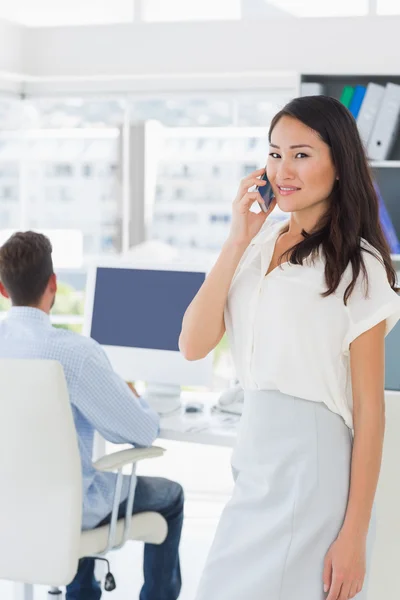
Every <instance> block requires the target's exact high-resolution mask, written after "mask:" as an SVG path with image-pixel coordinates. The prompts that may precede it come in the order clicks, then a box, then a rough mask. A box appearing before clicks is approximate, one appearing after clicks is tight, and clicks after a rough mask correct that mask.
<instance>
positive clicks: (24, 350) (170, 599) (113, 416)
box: [0, 231, 183, 600]
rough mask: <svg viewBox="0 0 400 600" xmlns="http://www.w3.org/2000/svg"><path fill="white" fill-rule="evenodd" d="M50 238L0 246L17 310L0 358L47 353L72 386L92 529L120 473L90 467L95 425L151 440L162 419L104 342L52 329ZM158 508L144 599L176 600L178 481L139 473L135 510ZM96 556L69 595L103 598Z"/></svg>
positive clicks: (105, 511)
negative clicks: (163, 527)
mask: <svg viewBox="0 0 400 600" xmlns="http://www.w3.org/2000/svg"><path fill="white" fill-rule="evenodd" d="M51 253H52V247H51V243H50V241H49V240H48V238H46V237H45V236H43V235H41V234H39V233H34V232H32V231H27V232H25V233H15V234H14V235H13V236H11V237H10V238H9V239H8V240H7V241H6V242H5V243H4V245H3V246H2V247H1V248H0V281H1V283H0V292H1V293H2V294H3V295H4V296H5V297H7V298H10V299H11V303H12V308H11V309H10V311H9V312H8V314H7V317H6V318H5V319H4V320H3V321H2V322H1V323H0V358H42V359H53V360H57V361H59V362H60V363H61V364H62V366H63V368H64V373H65V377H66V381H67V385H68V390H69V396H70V401H71V405H72V411H73V416H74V421H75V426H76V430H77V434H78V442H79V449H80V454H81V460H82V473H83V494H84V500H83V523H82V527H83V528H84V529H91V528H94V527H96V526H98V525H103V524H105V523H107V522H109V521H110V513H111V510H112V501H113V492H114V487H115V477H116V476H115V474H113V473H100V472H97V471H95V469H94V468H93V466H92V452H93V438H94V433H95V430H96V431H99V432H100V434H101V435H102V436H104V437H105V438H106V439H107V440H109V441H110V442H114V443H121V444H126V443H130V444H133V445H137V446H150V445H151V444H152V442H153V441H154V440H155V438H156V437H157V435H158V431H159V419H158V415H157V413H155V412H154V411H153V410H152V409H151V408H150V407H149V406H148V405H147V404H146V402H144V400H143V399H141V398H140V397H138V395H137V394H135V390H134V388H133V389H129V387H128V385H127V384H126V383H125V382H124V381H123V380H122V379H120V377H119V376H118V375H117V374H116V373H114V371H113V370H112V367H111V365H110V363H109V361H108V359H107V357H106V355H105V353H104V351H103V350H102V348H101V346H100V345H99V344H98V343H97V342H95V341H94V340H92V339H90V338H85V337H82V336H80V335H77V334H75V333H72V332H70V331H66V330H64V329H56V328H54V327H52V325H51V322H50V317H49V313H50V310H51V308H52V306H53V304H54V300H55V296H56V292H57V281H56V276H55V274H54V272H53V264H52V257H51ZM128 485H129V480H128V479H126V480H125V481H124V487H123V493H122V500H123V501H122V503H121V506H120V516H121V517H122V516H123V515H124V514H125V506H126V499H127V496H128ZM148 510H150V511H151V510H154V511H157V512H159V513H161V514H162V515H163V516H164V517H165V518H166V520H167V522H168V536H167V538H166V540H165V542H164V543H163V544H161V545H160V546H156V545H153V544H146V546H145V551H144V585H143V588H142V590H141V594H140V600H176V598H178V596H179V592H180V588H181V576H180V565H179V555H178V547H179V541H180V536H181V529H182V520H183V491H182V488H181V486H180V485H179V484H177V483H174V482H172V481H168V480H166V479H162V478H157V477H137V487H136V493H135V500H134V507H133V513H139V512H143V511H148ZM100 596H101V590H100V586H99V584H98V583H97V582H96V580H95V578H94V560H93V559H83V560H81V561H80V563H79V568H78V572H77V574H76V576H75V579H74V580H73V581H72V582H71V584H70V585H69V586H68V587H67V599H68V600H98V599H99V598H100Z"/></svg>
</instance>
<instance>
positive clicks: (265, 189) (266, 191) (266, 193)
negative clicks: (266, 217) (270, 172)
mask: <svg viewBox="0 0 400 600" xmlns="http://www.w3.org/2000/svg"><path fill="white" fill-rule="evenodd" d="M260 179H262V180H263V181H266V184H265V185H260V186H257V188H256V190H257V192H259V194H260V196H261V198H262V199H263V202H258V205H259V207H260V208H261V210H262V211H263V212H268V209H269V207H270V205H271V202H272V200H273V199H274V198H275V196H274V192H273V191H272V186H271V184H270V182H269V180H268V177H267V172H266V171H264V173H263V175H262V177H260Z"/></svg>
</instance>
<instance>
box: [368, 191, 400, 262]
mask: <svg viewBox="0 0 400 600" xmlns="http://www.w3.org/2000/svg"><path fill="white" fill-rule="evenodd" d="M374 188H375V192H376V195H377V197H378V206H379V220H380V222H381V226H382V230H383V233H384V235H385V238H386V241H387V243H388V245H389V248H390V252H391V253H392V254H400V242H399V238H398V237H397V233H396V230H395V228H394V225H393V222H392V219H391V218H390V215H389V212H388V210H387V208H386V205H385V203H384V201H383V198H382V195H381V192H380V189H379V187H378V184H377V183H376V181H374Z"/></svg>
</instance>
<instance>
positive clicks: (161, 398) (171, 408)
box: [143, 383, 182, 416]
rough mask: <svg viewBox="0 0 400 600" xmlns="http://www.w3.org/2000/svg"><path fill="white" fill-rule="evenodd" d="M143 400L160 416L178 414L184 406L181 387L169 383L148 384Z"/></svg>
mask: <svg viewBox="0 0 400 600" xmlns="http://www.w3.org/2000/svg"><path fill="white" fill-rule="evenodd" d="M143 399H144V400H146V402H148V403H149V404H150V406H151V407H152V408H153V409H154V410H155V411H156V412H158V414H159V415H160V416H165V415H169V414H171V413H174V412H176V411H177V410H179V409H180V407H181V406H182V403H181V386H180V385H171V384H168V383H148V384H147V387H146V390H145V392H144V394H143Z"/></svg>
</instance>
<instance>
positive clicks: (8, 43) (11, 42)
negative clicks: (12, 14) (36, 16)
mask: <svg viewBox="0 0 400 600" xmlns="http://www.w3.org/2000/svg"><path fill="white" fill-rule="evenodd" d="M23 32H24V29H23V27H20V26H19V25H13V24H12V23H7V22H6V21H0V73H2V77H1V80H0V90H3V91H7V90H9V91H12V90H13V89H14V88H15V86H16V82H15V77H13V74H17V73H22V71H23V64H22V61H23V58H22V57H23Z"/></svg>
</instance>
